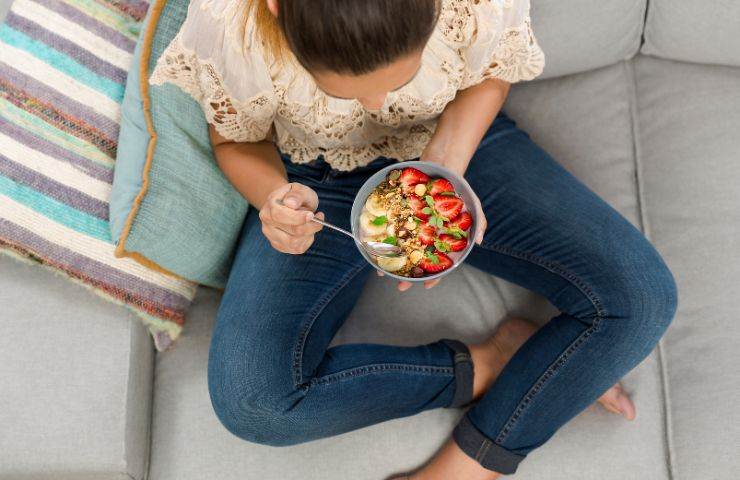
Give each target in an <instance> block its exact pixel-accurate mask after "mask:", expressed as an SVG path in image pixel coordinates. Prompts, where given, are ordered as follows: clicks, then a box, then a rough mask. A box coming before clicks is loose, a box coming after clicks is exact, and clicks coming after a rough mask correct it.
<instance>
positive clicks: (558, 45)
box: [531, 0, 672, 78]
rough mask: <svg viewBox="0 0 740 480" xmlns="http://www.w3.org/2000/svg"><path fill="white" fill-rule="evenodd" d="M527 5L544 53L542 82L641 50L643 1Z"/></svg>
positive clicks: (543, 0)
mask: <svg viewBox="0 0 740 480" xmlns="http://www.w3.org/2000/svg"><path fill="white" fill-rule="evenodd" d="M531 1H532V12H531V13H532V27H533V29H534V33H535V35H536V36H537V40H538V42H539V44H540V46H541V47H542V50H543V51H544V52H545V71H544V73H543V75H542V78H550V77H556V76H560V75H568V74H572V73H578V72H585V71H587V70H591V69H594V68H599V67H604V66H607V65H611V64H613V63H616V62H618V61H620V60H623V59H626V58H630V57H632V56H633V55H634V54H635V53H637V50H638V49H639V47H640V39H641V36H642V27H643V23H644V18H645V8H646V5H647V0H611V1H608V2H594V1H592V0H569V1H567V2H564V1H562V0H531ZM668 1H672V0H668Z"/></svg>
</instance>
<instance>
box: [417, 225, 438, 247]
mask: <svg viewBox="0 0 740 480" xmlns="http://www.w3.org/2000/svg"><path fill="white" fill-rule="evenodd" d="M436 234H437V229H436V228H434V227H433V226H431V225H429V224H428V223H422V224H420V225H419V241H420V242H421V243H422V245H433V244H434V236H435V235H436Z"/></svg>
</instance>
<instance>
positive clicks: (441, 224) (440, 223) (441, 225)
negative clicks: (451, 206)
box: [435, 217, 445, 228]
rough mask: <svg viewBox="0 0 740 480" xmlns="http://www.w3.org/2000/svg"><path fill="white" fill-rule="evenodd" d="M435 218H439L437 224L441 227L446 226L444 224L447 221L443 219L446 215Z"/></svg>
mask: <svg viewBox="0 0 740 480" xmlns="http://www.w3.org/2000/svg"><path fill="white" fill-rule="evenodd" d="M435 218H436V219H437V226H438V227H440V228H442V227H443V226H444V224H445V222H444V221H442V218H444V217H435Z"/></svg>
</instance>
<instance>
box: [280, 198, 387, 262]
mask: <svg viewBox="0 0 740 480" xmlns="http://www.w3.org/2000/svg"><path fill="white" fill-rule="evenodd" d="M277 203H278V204H279V205H284V203H283V201H282V200H277ZM311 220H313V221H314V222H316V223H320V224H321V225H323V226H325V227H329V228H331V229H332V230H336V231H337V232H340V233H343V234H345V235H347V236H348V237H350V238H352V239H353V240H357V243H359V244H360V245H362V247H363V248H364V249H365V250H366V251H367V252H368V253H369V254H370V255H375V256H376V257H388V258H392V257H398V256H399V255H400V254H401V249H400V248H398V247H397V246H395V245H391V244H390V243H384V242H366V241H364V240H360V239H359V238H355V236H354V235H352V232H349V231H347V230H345V229H343V228H339V227H337V226H336V225H332V224H331V223H329V222H325V221H323V220H319V219H318V218H316V217H311Z"/></svg>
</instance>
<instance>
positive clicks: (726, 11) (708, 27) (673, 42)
mask: <svg viewBox="0 0 740 480" xmlns="http://www.w3.org/2000/svg"><path fill="white" fill-rule="evenodd" d="M642 52H643V53H645V54H647V55H654V56H656V57H663V58H669V59H672V60H682V61H686V62H697V63H714V64H719V65H730V66H740V2H737V1H732V0H714V1H703V2H698V1H696V0H652V1H651V2H650V9H649V11H648V17H647V23H646V25H645V44H644V45H643V47H642Z"/></svg>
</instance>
